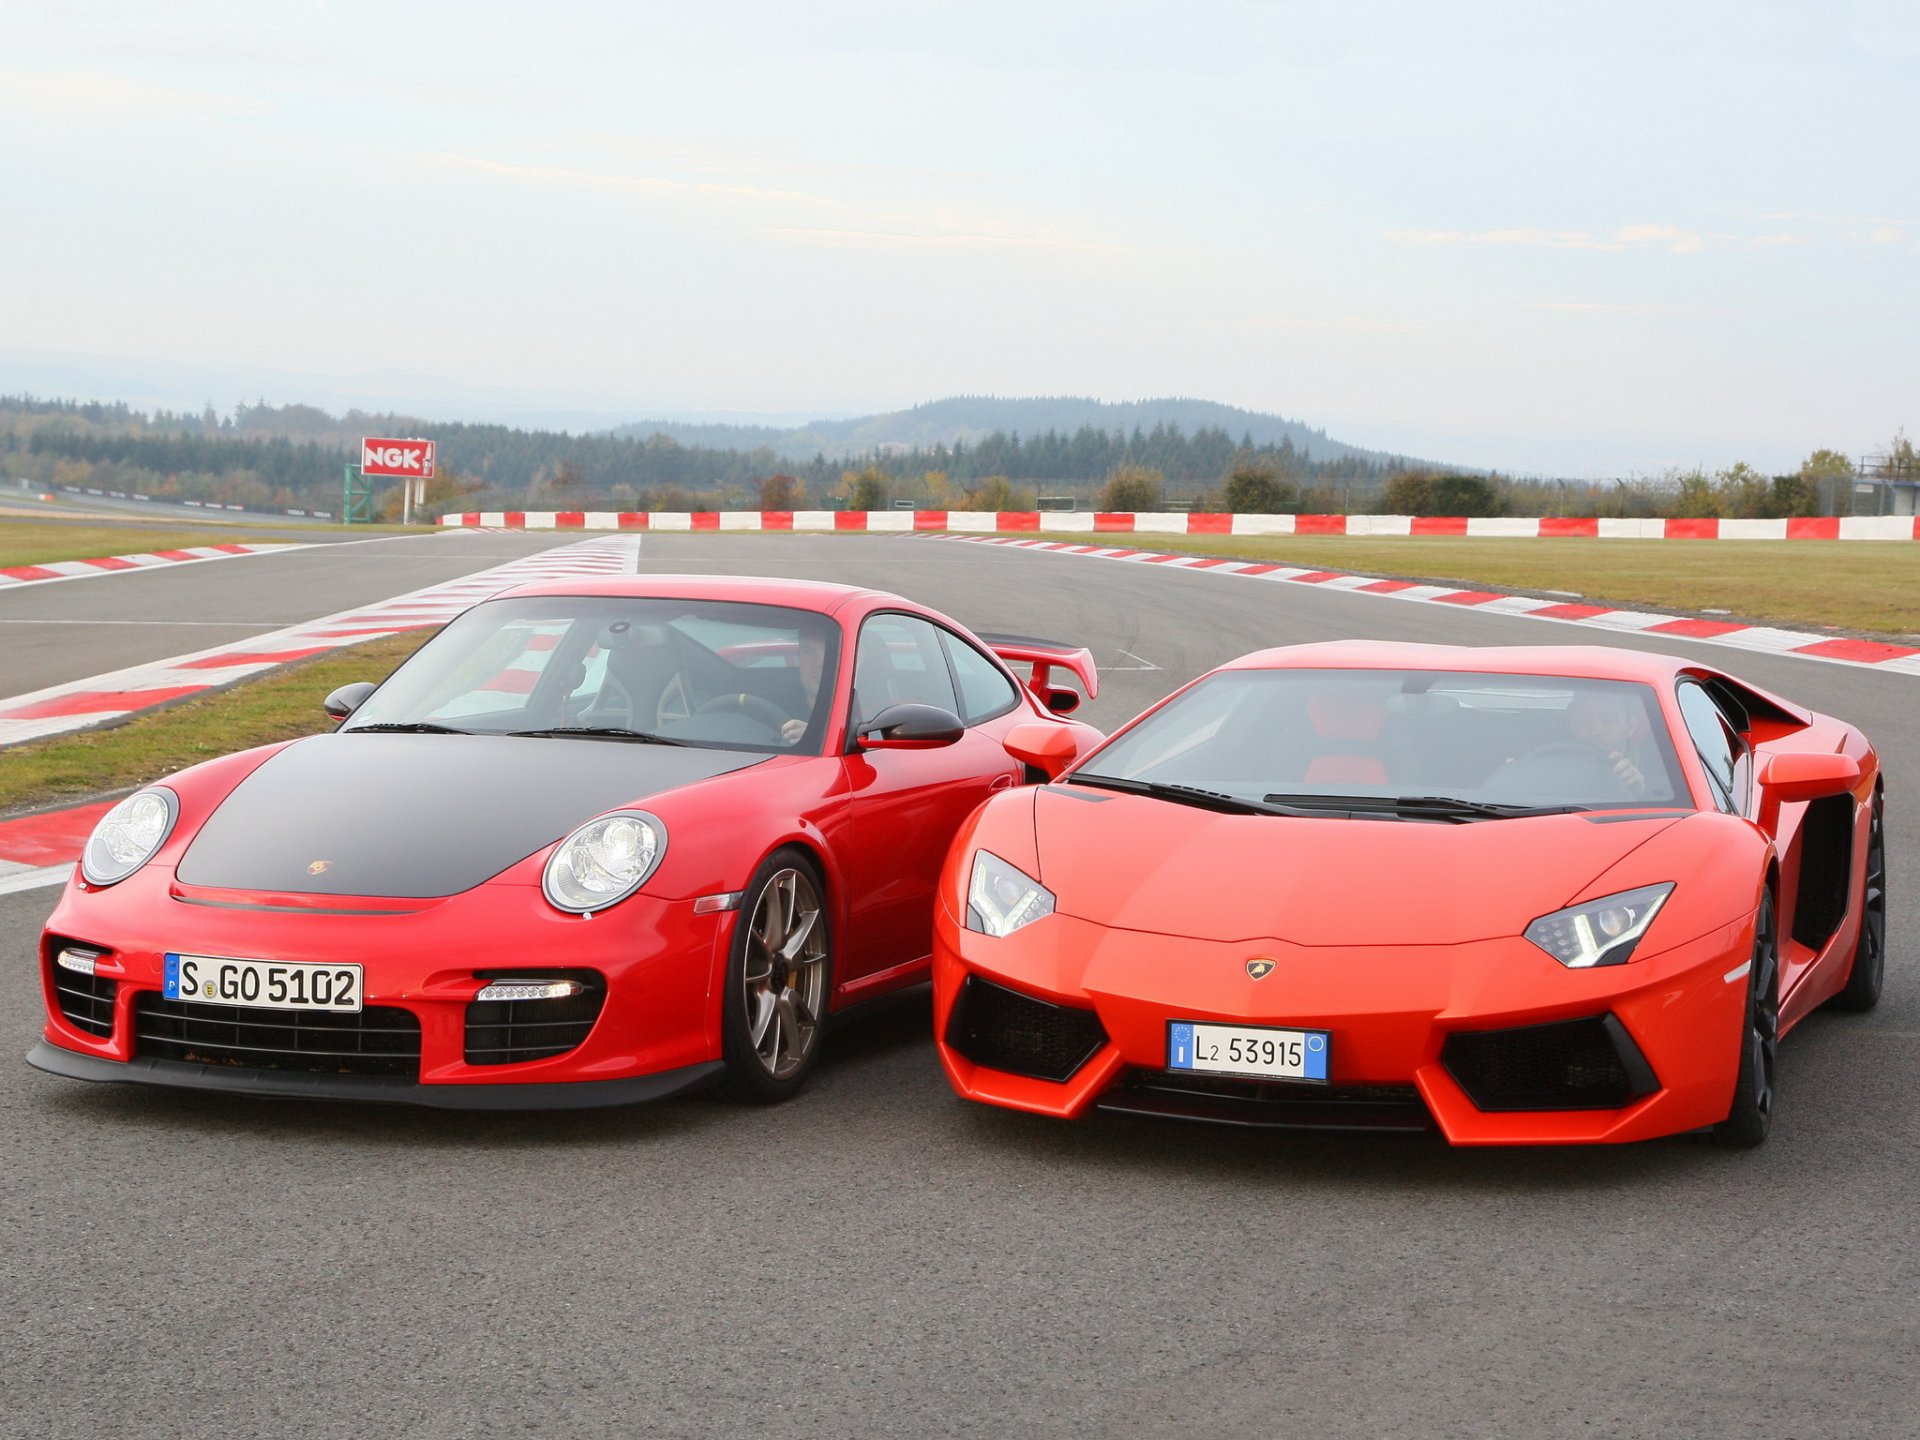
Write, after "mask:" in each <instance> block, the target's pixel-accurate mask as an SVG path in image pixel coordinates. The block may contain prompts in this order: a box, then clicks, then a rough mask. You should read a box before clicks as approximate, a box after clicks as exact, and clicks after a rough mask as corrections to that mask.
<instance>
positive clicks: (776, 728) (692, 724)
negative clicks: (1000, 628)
mask: <svg viewBox="0 0 1920 1440" xmlns="http://www.w3.org/2000/svg"><path fill="white" fill-rule="evenodd" d="M839 634H840V632H839V630H838V628H837V627H836V626H835V625H834V624H833V622H832V621H830V620H829V619H827V618H826V617H825V616H822V615H819V614H817V613H815V612H812V611H806V610H799V609H793V608H790V607H787V606H779V605H765V604H757V603H750V602H744V601H731V600H705V599H672V598H668V597H664V596H632V597H625V596H571V595H556V596H537V597H522V598H515V599H502V600H493V601H488V602H486V603H484V604H481V605H476V606H475V607H474V608H473V609H471V610H469V611H467V612H466V613H465V614H463V615H460V616H458V617H457V618H455V619H454V620H453V621H452V622H451V623H450V624H449V625H448V626H447V627H446V628H445V629H444V630H442V631H440V633H439V634H437V635H436V636H434V638H433V639H431V640H429V641H428V642H427V643H426V644H425V645H424V646H422V647H421V649H420V650H419V652H418V653H416V654H415V655H414V656H413V658H412V659H410V660H409V661H408V662H407V663H406V664H405V665H403V666H402V667H401V668H400V669H399V670H398V671H396V672H395V674H394V675H393V676H392V677H391V678H390V679H389V680H388V681H387V682H385V683H384V684H382V685H381V686H380V688H379V689H378V690H376V691H375V692H374V694H373V695H372V696H371V697H370V698H369V699H368V701H367V703H366V704H365V705H363V706H362V707H361V708H360V709H359V710H358V711H356V712H355V713H354V715H353V717H352V720H351V721H350V722H349V724H348V725H347V726H345V727H343V728H345V729H346V730H349V731H351V730H355V729H363V728H365V727H367V726H369V725H396V724H397V725H409V724H425V725H449V726H453V727H455V728H458V729H463V730H470V731H474V732H477V733H491V734H503V733H513V732H520V731H530V730H546V729H562V730H567V729H571V730H581V729H598V730H609V729H615V730H638V731H643V732H645V733H648V734H653V735H658V736H660V737H663V738H666V739H670V740H675V741H679V742H681V743H683V744H688V745H715V746H720V747H723V748H743V749H764V750H782V751H787V752H790V753H799V754H819V753H820V750H821V747H822V746H823V744H824V740H825V734H826V730H827V725H828V720H829V718H830V717H829V712H830V710H831V705H832V697H833V693H834V686H833V683H832V680H833V676H834V675H835V673H836V672H837V669H838V661H839V649H840V646H839ZM935 653H936V655H937V654H938V652H937V650H936V652H935ZM940 668H941V673H942V675H944V674H945V670H946V665H945V661H944V660H942V661H941V662H940Z"/></svg>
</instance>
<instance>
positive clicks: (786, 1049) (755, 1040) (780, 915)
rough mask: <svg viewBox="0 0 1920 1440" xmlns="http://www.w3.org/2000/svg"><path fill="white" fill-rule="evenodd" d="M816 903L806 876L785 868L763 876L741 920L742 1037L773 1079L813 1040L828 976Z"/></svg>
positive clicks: (787, 1072) (799, 1065)
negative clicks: (744, 1028)
mask: <svg viewBox="0 0 1920 1440" xmlns="http://www.w3.org/2000/svg"><path fill="white" fill-rule="evenodd" d="M821 908H822V907H821V903H820V891H819V890H818V888H817V887H816V886H815V885H814V882H813V880H812V878H811V877H809V876H808V875H806V874H805V873H803V872H802V871H800V870H797V869H791V868H789V869H784V870H778V871H775V872H774V874H773V875H772V876H770V877H769V878H768V880H767V883H766V884H765V885H764V886H763V887H762V888H761V890H760V893H759V895H758V897H757V898H756V900H755V902H754V907H753V913H752V915H751V916H750V917H749V918H748V921H747V951H746V958H745V963H744V964H743V965H742V966H741V970H740V983H741V999H742V1001H743V1002H744V1005H743V1007H742V1008H743V1013H744V1014H745V1016H746V1021H747V1040H748V1043H749V1044H751V1045H752V1047H753V1052H754V1054H755V1056H756V1057H757V1058H758V1059H759V1061H760V1065H761V1068H762V1069H763V1070H765V1071H766V1073H767V1074H768V1075H769V1076H771V1077H772V1078H773V1079H775V1080H786V1079H788V1078H790V1077H792V1076H794V1075H797V1074H798V1073H799V1072H800V1071H801V1070H802V1069H804V1068H805V1066H806V1063H807V1060H808V1058H809V1057H810V1056H811V1055H812V1053H813V1051H814V1048H815V1047H816V1046H817V1045H818V1044H819V1042H820V1017H821V1015H822V1013H823V1011H824V1008H825V1001H826V983H827V930H826V921H825V919H824V917H823V916H822V914H821Z"/></svg>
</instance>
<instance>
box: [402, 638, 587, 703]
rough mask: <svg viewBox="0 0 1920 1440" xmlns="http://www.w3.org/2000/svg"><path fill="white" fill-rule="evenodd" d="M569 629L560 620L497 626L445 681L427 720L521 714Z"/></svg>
mask: <svg viewBox="0 0 1920 1440" xmlns="http://www.w3.org/2000/svg"><path fill="white" fill-rule="evenodd" d="M567 628H568V627H567V622H565V621H564V620H536V619H528V620H522V621H517V622H514V623H510V624H506V625H503V626H501V627H500V629H499V630H498V631H496V632H495V633H494V634H492V635H490V636H488V637H487V638H486V640H485V641H484V642H483V643H482V644H480V645H477V646H475V647H474V649H473V651H472V652H471V653H470V654H469V655H467V656H466V657H465V660H464V663H462V664H460V665H459V666H457V667H455V668H454V669H453V671H452V673H450V674H449V675H448V676H447V678H446V680H445V682H444V689H443V690H442V692H441V694H442V697H443V698H441V699H440V701H439V703H438V704H436V705H435V706H434V707H433V710H434V713H433V715H432V717H431V718H432V719H434V720H462V719H467V718H470V717H472V716H476V715H498V714H518V713H520V712H523V711H524V710H525V709H526V707H527V705H528V702H529V698H530V697H531V696H532V694H533V692H534V688H535V687H536V686H537V685H538V684H539V683H540V677H541V676H542V675H543V674H544V673H545V672H546V668H547V665H548V664H549V663H550V662H551V661H552V659H553V655H554V651H555V650H557V649H558V648H559V646H560V642H561V640H562V639H563V638H565V636H566V633H567Z"/></svg>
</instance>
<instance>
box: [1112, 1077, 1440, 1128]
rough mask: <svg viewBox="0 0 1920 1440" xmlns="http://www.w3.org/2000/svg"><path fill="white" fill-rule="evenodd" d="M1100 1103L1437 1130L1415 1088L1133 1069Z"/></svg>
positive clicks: (1137, 1111) (1274, 1120)
mask: <svg viewBox="0 0 1920 1440" xmlns="http://www.w3.org/2000/svg"><path fill="white" fill-rule="evenodd" d="M1099 1104H1100V1108H1101V1109H1102V1110H1119V1111H1124V1112H1126V1113H1128V1114H1134V1115H1170V1116H1176V1117H1178V1118H1181V1119H1186V1120H1211V1121H1214V1122H1216V1123H1218V1124H1224V1125H1257V1126H1264V1127H1270V1128H1277V1129H1289V1130H1429V1129H1431V1128H1432V1127H1433V1117H1432V1116H1431V1115H1430V1114H1428V1112H1427V1107H1426V1104H1425V1102H1423V1101H1422V1100H1421V1098H1420V1092H1419V1091H1418V1090H1416V1089H1414V1087H1413V1086H1411V1085H1317V1084H1309V1083H1305V1082H1298V1081H1291V1080H1237V1079H1229V1078H1227V1077H1225V1076H1219V1075H1185V1074H1176V1073H1173V1072H1170V1071H1166V1070H1129V1071H1128V1072H1127V1073H1126V1075H1125V1076H1124V1077H1123V1078H1122V1079H1121V1082H1120V1084H1118V1085H1117V1086H1115V1087H1114V1088H1113V1089H1112V1090H1109V1091H1108V1092H1107V1093H1106V1094H1104V1095H1102V1096H1101V1097H1100V1101H1099Z"/></svg>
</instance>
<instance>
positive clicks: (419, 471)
mask: <svg viewBox="0 0 1920 1440" xmlns="http://www.w3.org/2000/svg"><path fill="white" fill-rule="evenodd" d="M360 473H361V474H362V475H400V476H405V477H408V478H410V479H415V480H430V479H432V478H433V441H431V440H381V439H368V440H362V441H361V442H360Z"/></svg>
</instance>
